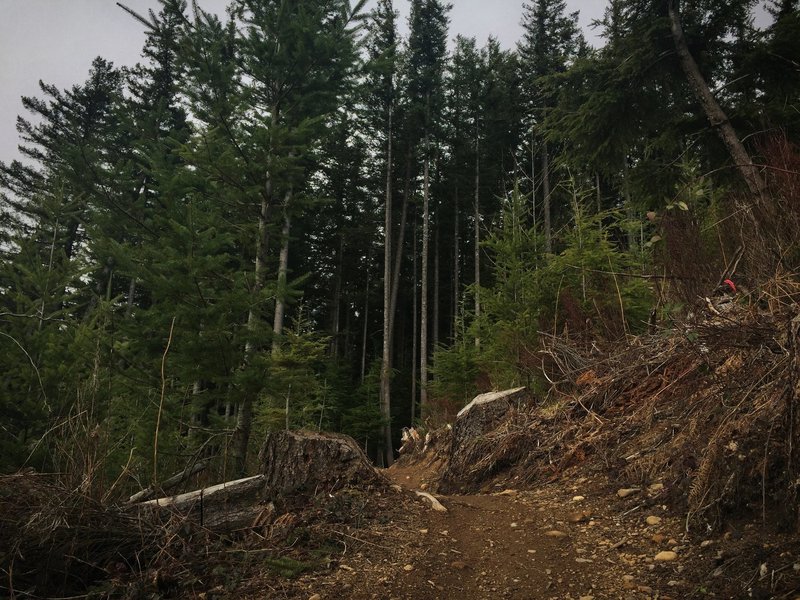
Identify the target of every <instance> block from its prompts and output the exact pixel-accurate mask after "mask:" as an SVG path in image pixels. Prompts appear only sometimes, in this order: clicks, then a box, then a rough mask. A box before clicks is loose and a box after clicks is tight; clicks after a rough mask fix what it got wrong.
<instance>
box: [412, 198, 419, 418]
mask: <svg viewBox="0 0 800 600" xmlns="http://www.w3.org/2000/svg"><path fill="white" fill-rule="evenodd" d="M418 228H419V225H418V224H417V210H416V206H415V207H414V240H413V250H412V255H411V262H412V265H413V267H412V269H413V271H412V275H411V277H412V279H411V280H412V281H413V282H414V284H413V286H412V291H413V293H414V297H413V300H412V301H411V314H412V321H413V325H412V327H411V330H412V334H411V424H412V425H413V423H414V419H415V418H416V415H417V406H418V404H417V364H418V363H417V347H418V346H419V302H418V300H417V280H418V279H417V276H418V272H419V269H418V268H417V263H418V261H417V245H418V243H419V242H418V241H417V231H418Z"/></svg>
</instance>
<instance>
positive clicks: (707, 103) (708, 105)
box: [667, 0, 766, 203]
mask: <svg viewBox="0 0 800 600" xmlns="http://www.w3.org/2000/svg"><path fill="white" fill-rule="evenodd" d="M667 6H668V11H669V20H670V26H671V30H672V40H673V42H674V43H675V50H676V51H677V53H678V58H679V59H680V63H681V69H682V70H683V72H684V74H685V75H686V78H687V80H688V81H689V85H690V87H691V88H692V91H693V92H694V94H695V96H696V97H697V99H698V100H699V101H700V104H701V105H702V106H703V111H704V112H705V113H706V117H707V118H708V120H709V122H710V123H711V126H712V127H713V128H714V129H715V130H716V132H717V135H719V137H720V139H722V142H723V143H724V144H725V146H726V148H727V149H728V153H729V154H730V156H731V160H733V164H734V165H735V166H736V168H737V169H738V170H739V173H740V174H741V176H742V179H744V182H745V184H746V185H747V188H748V189H749V190H750V193H751V194H752V195H753V197H754V198H755V200H756V202H757V203H761V202H762V201H763V200H764V199H765V198H766V184H765V183H764V179H763V178H762V177H761V173H759V171H758V169H757V168H756V167H755V165H753V161H752V159H751V158H750V155H749V154H748V152H747V150H746V149H745V147H744V145H743V144H742V142H741V141H740V140H739V137H738V136H737V135H736V131H735V130H734V128H733V125H731V122H730V121H729V120H728V116H727V115H726V114H725V111H723V110H722V107H721V106H720V105H719V103H718V102H717V99H716V98H715V97H714V94H713V93H712V92H711V89H710V88H709V87H708V84H707V83H706V80H705V78H704V77H703V74H702V73H701V72H700V68H699V67H698V66H697V62H696V61H695V60H694V57H693V56H692V54H691V52H690V51H689V45H688V44H687V43H686V36H685V35H684V33H683V27H682V25H681V20H680V15H679V14H678V10H677V8H676V0H667Z"/></svg>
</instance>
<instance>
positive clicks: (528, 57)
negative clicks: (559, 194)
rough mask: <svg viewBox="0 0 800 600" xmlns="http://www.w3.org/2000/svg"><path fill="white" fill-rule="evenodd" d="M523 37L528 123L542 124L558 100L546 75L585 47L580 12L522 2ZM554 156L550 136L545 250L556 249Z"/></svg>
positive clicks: (555, 1) (559, 4) (545, 162)
mask: <svg viewBox="0 0 800 600" xmlns="http://www.w3.org/2000/svg"><path fill="white" fill-rule="evenodd" d="M523 8H524V13H523V18H522V26H523V30H524V33H523V37H522V41H521V42H520V43H519V44H518V46H517V51H518V52H519V55H520V67H521V69H522V74H523V75H522V76H523V80H524V81H526V82H527V85H526V90H525V93H526V97H527V101H528V123H529V126H530V127H531V128H532V129H533V128H535V127H539V128H541V126H542V123H543V121H544V119H545V118H546V117H547V113H548V110H549V109H550V108H552V107H553V105H554V104H555V92H554V91H553V90H552V88H551V87H550V86H548V85H547V82H546V79H547V78H548V77H551V76H553V75H554V74H557V73H562V72H564V71H566V69H567V67H568V66H569V65H570V64H571V62H572V61H573V59H574V58H575V57H576V55H577V54H578V52H579V50H580V49H581V47H582V35H581V34H580V32H579V30H578V25H577V23H578V13H577V12H574V13H569V14H568V13H567V12H566V2H564V0H535V1H534V2H532V3H525V4H524V5H523ZM551 163H552V157H551V152H550V148H548V141H547V139H544V140H542V168H541V170H542V187H543V193H544V202H543V209H544V238H545V251H546V252H548V253H549V252H552V251H553V239H552V238H553V234H552V200H551V189H552V186H551V181H550V173H551V169H552V164H551Z"/></svg>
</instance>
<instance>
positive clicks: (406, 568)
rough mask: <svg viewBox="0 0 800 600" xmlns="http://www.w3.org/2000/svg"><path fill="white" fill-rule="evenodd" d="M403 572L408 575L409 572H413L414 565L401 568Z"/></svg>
mask: <svg viewBox="0 0 800 600" xmlns="http://www.w3.org/2000/svg"><path fill="white" fill-rule="evenodd" d="M403 570H404V571H405V572H407V573H410V572H411V571H413V570H414V565H406V566H405V567H403Z"/></svg>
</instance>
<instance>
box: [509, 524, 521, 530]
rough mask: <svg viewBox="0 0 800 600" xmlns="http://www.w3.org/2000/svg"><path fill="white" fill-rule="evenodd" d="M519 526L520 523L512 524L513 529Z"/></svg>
mask: <svg viewBox="0 0 800 600" xmlns="http://www.w3.org/2000/svg"><path fill="white" fill-rule="evenodd" d="M517 527H519V525H517V523H512V524H511V529H516V528H517Z"/></svg>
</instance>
